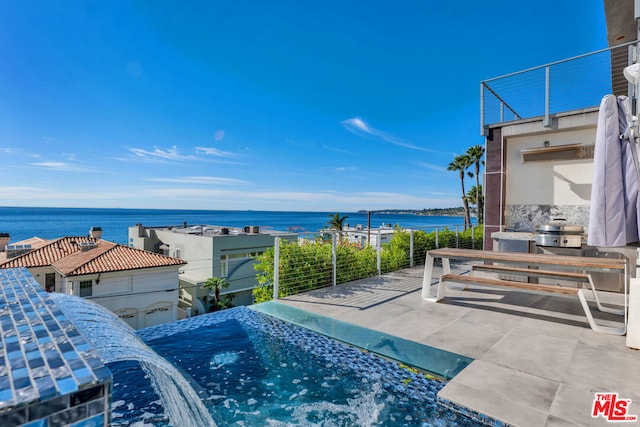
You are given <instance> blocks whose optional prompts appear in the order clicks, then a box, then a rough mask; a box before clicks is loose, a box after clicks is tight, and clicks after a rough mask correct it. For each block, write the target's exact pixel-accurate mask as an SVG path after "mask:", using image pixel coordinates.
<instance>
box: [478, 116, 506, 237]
mask: <svg viewBox="0 0 640 427" xmlns="http://www.w3.org/2000/svg"><path fill="white" fill-rule="evenodd" d="M503 145H504V141H503V140H502V129H500V128H494V129H491V130H490V131H489V135H488V136H487V138H486V145H485V159H486V160H485V172H484V180H483V182H484V184H483V191H484V193H485V195H484V210H485V211H484V236H485V238H484V249H485V250H492V249H493V239H491V238H490V236H491V233H493V232H496V231H500V229H501V226H502V224H503V217H504V213H503V212H504V192H503V190H502V189H503V187H504V184H505V176H506V171H505V154H506V152H505V150H504V146H503Z"/></svg>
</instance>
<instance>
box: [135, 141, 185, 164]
mask: <svg viewBox="0 0 640 427" xmlns="http://www.w3.org/2000/svg"><path fill="white" fill-rule="evenodd" d="M129 152H130V153H131V154H132V155H133V156H132V157H133V158H134V159H136V160H141V161H146V162H165V161H167V160H179V161H182V160H195V159H196V157H195V156H193V155H184V154H180V153H179V152H178V147H177V146H175V145H174V146H173V147H171V148H169V149H166V150H163V149H161V148H158V147H154V148H153V150H152V151H149V150H145V149H142V148H130V149H129Z"/></svg>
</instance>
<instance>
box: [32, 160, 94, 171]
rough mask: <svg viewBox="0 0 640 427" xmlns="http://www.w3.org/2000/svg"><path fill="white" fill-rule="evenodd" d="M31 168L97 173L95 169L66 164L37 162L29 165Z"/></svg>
mask: <svg viewBox="0 0 640 427" xmlns="http://www.w3.org/2000/svg"><path fill="white" fill-rule="evenodd" d="M29 164H30V165H31V166H37V167H40V168H45V169H49V170H55V171H62V172H95V170H94V169H91V168H88V167H84V166H77V165H73V164H70V163H66V162H36V163H29Z"/></svg>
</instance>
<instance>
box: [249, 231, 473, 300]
mask: <svg viewBox="0 0 640 427" xmlns="http://www.w3.org/2000/svg"><path fill="white" fill-rule="evenodd" d="M387 235H388V233H387ZM370 241H371V242H372V243H371V244H370V245H369V244H367V243H366V242H365V243H364V244H363V243H362V242H361V241H357V240H354V239H353V235H349V232H345V231H327V232H324V233H322V234H318V235H305V234H300V235H299V238H298V241H297V242H296V241H288V240H285V239H280V238H276V239H275V245H274V247H273V248H270V249H268V250H267V251H266V252H265V253H264V254H262V255H260V256H259V257H258V261H257V264H256V270H257V271H258V282H259V284H260V286H259V287H258V288H257V289H256V291H255V292H254V300H255V302H263V301H266V300H269V299H272V298H273V299H278V298H283V297H286V296H290V295H296V294H299V293H302V292H308V291H311V290H314V289H320V288H325V287H329V286H336V285H339V284H341V283H346V282H351V281H354V280H359V279H364V278H367V277H374V276H379V275H382V274H385V273H389V272H392V271H396V270H400V269H404V268H411V267H414V266H418V265H424V262H425V258H426V253H427V251H429V250H431V249H437V248H443V247H455V248H468V249H482V247H483V228H482V226H477V225H476V226H474V227H472V228H469V229H467V230H464V229H463V227H462V226H432V227H425V228H421V229H401V228H397V229H395V230H394V233H393V235H392V237H391V238H390V239H389V240H388V241H387V242H383V235H382V234H381V231H380V230H372V232H371V236H370Z"/></svg>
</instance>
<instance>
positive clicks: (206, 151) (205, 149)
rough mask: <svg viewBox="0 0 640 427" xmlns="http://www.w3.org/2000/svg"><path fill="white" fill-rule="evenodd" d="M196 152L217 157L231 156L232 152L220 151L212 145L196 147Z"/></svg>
mask: <svg viewBox="0 0 640 427" xmlns="http://www.w3.org/2000/svg"><path fill="white" fill-rule="evenodd" d="M196 151H197V152H201V153H204V154H206V155H208V156H217V157H231V156H233V153H229V152H228V151H222V150H219V149H217V148H213V147H196Z"/></svg>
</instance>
